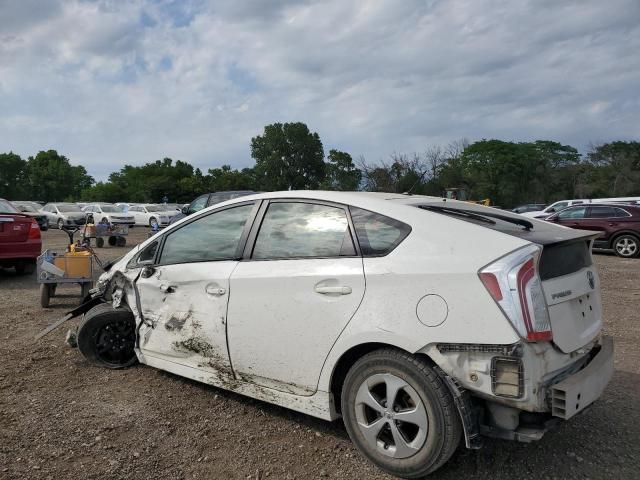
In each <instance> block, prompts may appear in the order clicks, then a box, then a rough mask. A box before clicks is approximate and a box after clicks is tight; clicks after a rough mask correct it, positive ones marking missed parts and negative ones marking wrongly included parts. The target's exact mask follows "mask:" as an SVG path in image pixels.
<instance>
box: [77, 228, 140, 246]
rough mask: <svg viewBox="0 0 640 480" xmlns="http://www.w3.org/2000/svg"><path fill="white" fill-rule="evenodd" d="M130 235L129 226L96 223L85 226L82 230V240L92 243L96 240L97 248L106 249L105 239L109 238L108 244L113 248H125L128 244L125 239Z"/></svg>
mask: <svg viewBox="0 0 640 480" xmlns="http://www.w3.org/2000/svg"><path fill="white" fill-rule="evenodd" d="M127 235H129V225H120V224H113V223H112V224H107V223H96V224H95V225H91V224H85V226H84V228H83V230H82V238H83V239H84V240H87V241H89V242H90V241H91V239H92V238H95V240H96V247H98V248H102V247H104V238H105V237H107V243H108V244H109V245H110V246H112V247H116V246H117V247H124V246H125V245H126V244H127V239H126V238H125V237H126V236H127Z"/></svg>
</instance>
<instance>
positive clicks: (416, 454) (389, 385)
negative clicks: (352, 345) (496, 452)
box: [341, 349, 462, 478]
mask: <svg viewBox="0 0 640 480" xmlns="http://www.w3.org/2000/svg"><path fill="white" fill-rule="evenodd" d="M387 391H389V392H394V391H395V392H396V393H395V395H394V396H393V397H394V398H393V400H392V401H391V404H389V403H387V398H386V397H387ZM341 406H342V417H343V420H344V424H345V427H346V429H347V432H348V433H349V437H351V440H352V441H353V443H354V444H355V446H356V447H357V448H358V450H359V451H360V452H361V453H362V454H363V455H364V456H365V457H366V458H368V459H369V460H370V461H371V462H373V463H374V464H375V465H377V466H378V467H379V468H381V469H382V470H384V471H386V472H388V473H390V474H392V475H396V476H399V477H402V478H422V477H423V476H425V475H428V474H429V473H432V472H434V471H435V470H437V469H438V468H440V467H441V466H442V465H443V464H444V463H445V462H446V461H447V460H449V458H451V455H453V453H454V452H455V450H456V449H457V448H458V445H459V444H460V438H461V435H462V427H461V425H460V419H459V416H458V412H457V410H456V407H455V405H454V401H453V398H452V396H451V393H450V392H449V389H448V388H447V386H446V384H445V383H444V381H443V380H442V378H440V376H439V375H438V374H437V373H436V372H435V371H434V369H433V368H431V366H430V364H429V362H428V361H427V360H426V359H424V358H421V357H417V356H413V355H410V354H408V353H405V352H402V351H398V350H393V349H384V350H376V351H374V352H371V353H369V354H367V355H365V356H364V357H362V358H361V359H360V360H358V361H357V362H356V363H355V364H354V365H353V367H351V369H350V370H349V372H348V373H347V376H346V378H345V381H344V384H343V388H342V399H341ZM376 427H377V428H376Z"/></svg>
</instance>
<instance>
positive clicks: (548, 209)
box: [512, 197, 640, 218]
mask: <svg viewBox="0 0 640 480" xmlns="http://www.w3.org/2000/svg"><path fill="white" fill-rule="evenodd" d="M591 203H625V204H639V203H640V197H617V198H579V199H574V200H559V201H557V202H554V203H552V204H551V205H549V206H546V205H544V204H537V203H533V204H527V205H521V206H518V207H516V208H514V209H513V210H512V211H513V212H515V213H520V214H522V215H524V216H525V217H531V218H546V217H548V216H549V215H552V214H554V213H556V212H559V211H560V210H562V209H563V208H566V207H571V206H573V205H583V204H591ZM535 207H540V208H535Z"/></svg>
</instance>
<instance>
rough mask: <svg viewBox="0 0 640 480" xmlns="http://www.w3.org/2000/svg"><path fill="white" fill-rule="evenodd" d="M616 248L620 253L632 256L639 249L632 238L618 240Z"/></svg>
mask: <svg viewBox="0 0 640 480" xmlns="http://www.w3.org/2000/svg"><path fill="white" fill-rule="evenodd" d="M616 250H617V252H618V253H619V254H620V255H624V256H630V255H633V254H634V253H636V251H637V250H638V244H637V243H636V242H635V241H634V240H632V239H630V238H622V239H620V240H618V241H617V242H616Z"/></svg>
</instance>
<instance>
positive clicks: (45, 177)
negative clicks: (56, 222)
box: [26, 150, 93, 202]
mask: <svg viewBox="0 0 640 480" xmlns="http://www.w3.org/2000/svg"><path fill="white" fill-rule="evenodd" d="M26 178H27V183H28V185H29V189H30V194H31V195H30V196H31V197H32V198H34V199H38V200H43V201H46V202H50V201H61V200H65V199H77V198H79V197H80V194H81V192H82V191H83V190H85V189H87V188H88V187H89V186H91V185H92V184H93V178H92V177H91V176H89V175H88V174H87V171H86V169H85V168H84V167H83V166H73V165H71V164H70V163H69V159H68V158H67V157H65V156H63V155H60V154H58V152H56V151H55V150H47V151H41V152H38V154H37V155H36V156H35V157H29V160H28V162H27V166H26Z"/></svg>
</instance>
